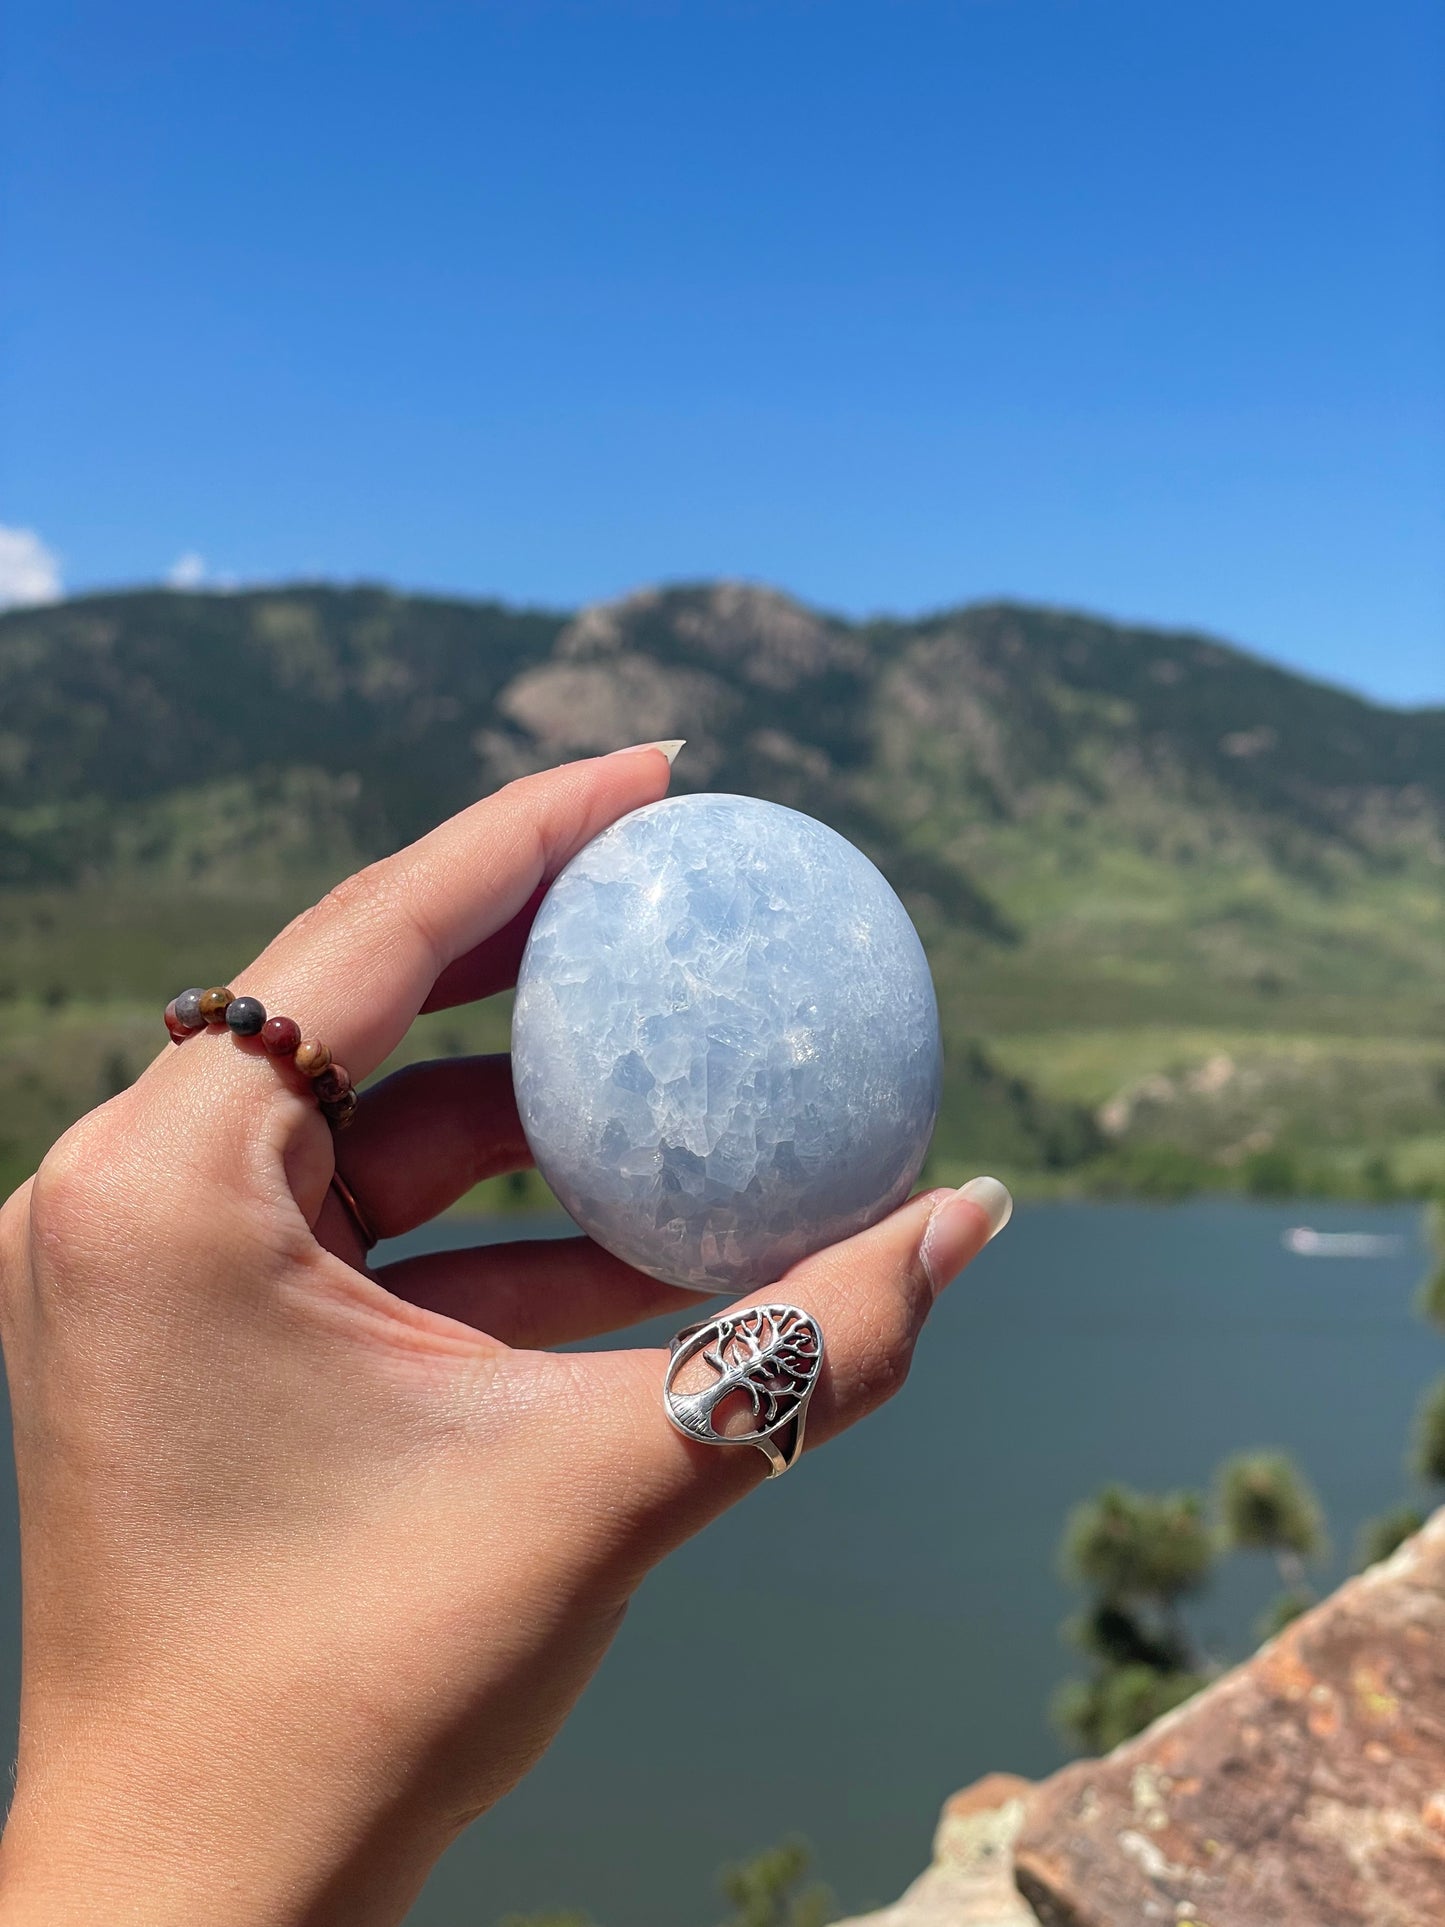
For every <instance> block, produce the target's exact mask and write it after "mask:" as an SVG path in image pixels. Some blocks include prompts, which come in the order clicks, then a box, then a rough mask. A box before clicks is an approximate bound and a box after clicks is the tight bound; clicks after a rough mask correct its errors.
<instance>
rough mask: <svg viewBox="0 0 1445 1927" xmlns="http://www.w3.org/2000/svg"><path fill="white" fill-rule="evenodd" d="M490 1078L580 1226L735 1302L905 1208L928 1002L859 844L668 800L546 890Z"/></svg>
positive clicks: (751, 805) (923, 966)
mask: <svg viewBox="0 0 1445 1927" xmlns="http://www.w3.org/2000/svg"><path fill="white" fill-rule="evenodd" d="M512 1067H513V1076H514V1079H515V1082H516V1089H517V1102H518V1105H519V1107H520V1109H521V1115H522V1124H523V1127H524V1128H525V1130H526V1133H527V1141H528V1143H529V1144H530V1145H531V1147H532V1150H533V1152H534V1153H535V1154H536V1159H537V1165H538V1168H539V1169H540V1170H541V1172H542V1175H543V1176H544V1177H545V1178H546V1179H547V1182H548V1183H549V1184H550V1185H551V1186H552V1189H553V1190H554V1191H555V1192H556V1194H557V1196H558V1197H559V1198H560V1199H561V1201H562V1203H563V1204H564V1205H565V1206H566V1208H567V1210H568V1211H569V1212H570V1213H571V1215H572V1217H573V1218H575V1219H576V1221H577V1223H578V1224H579V1225H581V1227H582V1228H583V1230H584V1231H587V1232H589V1233H590V1234H591V1235H592V1237H594V1238H595V1239H596V1240H597V1241H598V1243H599V1244H603V1245H605V1246H606V1247H607V1249H608V1250H609V1251H612V1252H615V1253H616V1254H617V1256H618V1257H620V1258H625V1259H626V1260H627V1261H628V1263H630V1264H633V1265H636V1266H637V1267H638V1269H639V1270H641V1271H646V1272H649V1273H651V1274H652V1276H653V1277H656V1278H665V1279H668V1280H669V1281H670V1282H672V1283H674V1284H679V1285H690V1286H691V1287H693V1288H694V1289H695V1290H697V1291H729V1292H737V1291H740V1290H743V1289H745V1288H747V1287H749V1286H754V1285H761V1284H767V1283H770V1282H771V1281H773V1280H774V1279H776V1278H778V1277H780V1276H781V1274H782V1273H783V1272H784V1271H786V1270H787V1268H788V1267H789V1266H790V1265H792V1264H794V1263H795V1262H796V1261H797V1260H798V1259H799V1258H802V1257H805V1256H806V1255H807V1254H808V1253H809V1252H811V1251H816V1250H818V1249H819V1248H820V1247H821V1246H823V1245H827V1244H832V1243H833V1242H834V1241H835V1240H836V1239H839V1238H845V1237H847V1236H849V1235H850V1234H851V1233H852V1232H855V1231H861V1230H862V1229H863V1227H864V1226H865V1225H869V1224H872V1223H874V1221H875V1220H876V1219H878V1218H880V1217H882V1216H883V1215H884V1213H885V1212H887V1211H889V1210H891V1209H892V1208H893V1206H894V1205H896V1204H898V1203H899V1202H901V1200H902V1199H903V1198H905V1197H906V1196H907V1195H908V1193H909V1190H910V1188H911V1187H912V1185H913V1183H914V1180H915V1179H916V1178H917V1176H918V1172H919V1169H920V1167H921V1166H922V1163H923V1158H924V1154H925V1152H926V1151H927V1149H928V1140H929V1137H930V1135H931V1133H932V1130H933V1123H934V1118H935V1116H936V1115H937V1111H938V1095H939V1078H940V1072H941V1067H942V1050H941V1046H940V1042H939V1034H938V1005H937V1002H936V1000H935V998H934V994H933V981H932V978H931V977H930V976H929V971H928V962H927V959H926V958H925V957H924V954H923V946H922V944H920V942H919V941H918V934H917V932H916V931H915V930H914V928H913V925H912V923H911V922H910V921H909V918H908V913H907V911H906V910H905V909H904V908H903V905H902V904H901V903H900V902H899V901H898V898H897V897H896V896H895V895H894V894H893V891H892V890H891V889H890V888H889V886H888V884H887V883H886V882H885V881H884V879H883V878H882V876H880V875H879V873H878V871H877V870H876V869H875V868H874V867H873V865H872V864H871V863H870V862H869V861H868V859H867V857H865V856H864V855H863V854H862V852H861V851H859V850H856V849H854V847H853V845H852V844H851V843H849V842H846V841H845V840H844V838H843V837H841V836H839V835H838V834H837V833H836V832H835V831H833V830H830V829H828V828H827V827H826V826H825V825H823V824H822V823H816V822H814V820H813V818H812V817H810V816H802V815H800V814H799V813H798V811H796V810H787V809H782V808H780V807H779V806H778V805H777V804H775V803H763V802H759V801H758V800H757V799H756V798H753V797H747V796H681V797H675V798H672V799H669V800H667V801H664V802H661V803H653V804H651V805H649V806H648V807H647V808H646V809H641V810H638V811H636V812H635V813H634V814H633V815H631V816H627V817H624V818H623V819H622V821H621V822H619V823H614V824H613V825H612V827H611V828H610V829H607V830H604V831H603V833H602V834H601V836H599V837H597V838H596V839H595V840H594V841H593V842H591V843H589V844H588V845H587V846H586V848H585V849H583V850H581V851H580V852H579V853H578V854H577V855H576V856H575V857H574V858H573V859H572V861H571V862H570V863H569V864H568V865H567V867H566V869H565V870H563V872H562V873H561V875H560V876H559V877H558V878H557V881H556V882H555V883H554V884H553V885H552V888H551V890H550V891H549V892H548V893H547V896H546V898H545V899H544V900H543V903H542V906H541V909H540V910H539V911H538V913H537V919H536V922H535V923H534V925H533V927H532V934H531V938H530V940H529V941H528V944H527V949H526V954H525V955H524V957H523V959H522V969H521V975H520V977H519V979H518V983H517V1000H516V1007H515V1014H514V1017H513V1022H512Z"/></svg>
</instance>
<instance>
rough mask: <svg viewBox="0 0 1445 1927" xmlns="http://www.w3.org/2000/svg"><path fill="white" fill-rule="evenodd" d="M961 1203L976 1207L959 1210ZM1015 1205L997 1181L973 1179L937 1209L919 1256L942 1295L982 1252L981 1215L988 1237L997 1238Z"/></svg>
mask: <svg viewBox="0 0 1445 1927" xmlns="http://www.w3.org/2000/svg"><path fill="white" fill-rule="evenodd" d="M960 1200H966V1201H967V1203H968V1204H970V1205H972V1206H973V1207H974V1209H973V1210H970V1211H961V1210H960V1209H959V1202H960ZM1013 1208H1014V1201H1013V1199H1012V1198H1011V1197H1010V1196H1009V1190H1008V1186H1007V1185H1006V1184H1000V1183H999V1181H998V1179H997V1178H970V1179H969V1181H968V1183H967V1184H964V1185H960V1187H959V1188H958V1190H957V1191H950V1192H949V1193H948V1194H947V1195H946V1196H945V1197H942V1198H940V1199H939V1201H938V1203H937V1204H936V1205H935V1206H934V1207H933V1215H932V1216H931V1217H930V1218H929V1220H928V1225H927V1228H926V1229H925V1231H924V1233H923V1243H922V1245H921V1246H920V1247H919V1256H920V1257H921V1258H922V1260H923V1269H924V1270H925V1271H926V1272H927V1273H928V1277H929V1281H930V1283H931V1284H932V1286H933V1289H934V1290H935V1291H942V1290H943V1287H944V1286H945V1285H946V1284H948V1282H949V1281H950V1279H952V1278H954V1277H956V1276H957V1275H958V1273H959V1272H960V1271H962V1269H963V1267H964V1266H965V1265H966V1264H967V1263H968V1261H969V1259H970V1258H971V1257H972V1256H973V1255H974V1253H975V1252H976V1251H977V1250H978V1215H977V1214H978V1212H979V1211H982V1213H983V1215H984V1217H985V1218H986V1219H987V1221H988V1237H986V1238H985V1239H984V1243H985V1244H987V1243H988V1242H989V1239H991V1238H996V1237H997V1236H998V1234H999V1233H1000V1231H1002V1230H1003V1228H1004V1226H1005V1225H1006V1224H1007V1223H1008V1221H1009V1219H1010V1218H1011V1217H1012V1216H1013Z"/></svg>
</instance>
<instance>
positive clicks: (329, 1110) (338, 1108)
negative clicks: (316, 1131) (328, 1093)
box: [321, 1091, 356, 1131]
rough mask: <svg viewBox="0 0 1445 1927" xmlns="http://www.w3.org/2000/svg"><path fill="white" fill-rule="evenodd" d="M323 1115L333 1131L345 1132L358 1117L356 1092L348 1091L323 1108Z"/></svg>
mask: <svg viewBox="0 0 1445 1927" xmlns="http://www.w3.org/2000/svg"><path fill="white" fill-rule="evenodd" d="M321 1110H322V1115H323V1116H324V1117H325V1119H326V1122H327V1123H328V1124H329V1125H330V1126H331V1128H332V1130H333V1131H344V1130H345V1129H346V1127H347V1125H348V1124H349V1123H350V1122H351V1120H352V1118H354V1117H355V1116H356V1092H355V1091H347V1092H346V1093H345V1094H344V1095H343V1096H341V1097H338V1098H335V1099H333V1100H332V1102H331V1103H329V1104H323V1105H322V1106H321Z"/></svg>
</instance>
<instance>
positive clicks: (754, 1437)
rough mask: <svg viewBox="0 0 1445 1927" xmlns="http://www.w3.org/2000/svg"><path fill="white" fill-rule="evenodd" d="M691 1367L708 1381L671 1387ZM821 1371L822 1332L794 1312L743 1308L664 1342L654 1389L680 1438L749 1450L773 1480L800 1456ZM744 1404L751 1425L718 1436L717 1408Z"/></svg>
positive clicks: (790, 1307) (814, 1322)
mask: <svg viewBox="0 0 1445 1927" xmlns="http://www.w3.org/2000/svg"><path fill="white" fill-rule="evenodd" d="M694 1360H697V1361H699V1362H700V1364H701V1365H703V1366H706V1367H708V1368H709V1369H710V1371H711V1373H712V1377H711V1379H710V1380H704V1382H703V1383H702V1384H701V1385H700V1386H698V1387H696V1388H695V1389H692V1390H689V1391H680V1390H679V1389H678V1379H679V1378H680V1376H681V1375H682V1374H683V1373H684V1372H685V1371H686V1370H687V1368H688V1366H689V1365H691V1364H692V1363H693V1361H694ZM822 1364H823V1329H822V1326H821V1325H819V1323H818V1321H817V1319H816V1318H814V1317H812V1316H811V1315H810V1314H809V1313H808V1312H805V1311H800V1310H799V1309H798V1307H797V1306H796V1305H749V1306H748V1307H746V1308H745V1309H744V1310H743V1311H738V1312H724V1313H723V1314H722V1316H721V1317H718V1318H709V1319H706V1320H705V1321H704V1322H703V1323H702V1324H700V1325H689V1326H687V1328H686V1329H685V1330H683V1331H680V1332H679V1333H678V1334H677V1336H676V1338H674V1339H673V1341H672V1356H671V1357H670V1359H669V1360H668V1365H667V1373H666V1376H665V1377H664V1379H663V1381H662V1404H663V1409H664V1410H665V1411H666V1413H667V1416H668V1419H669V1420H670V1421H671V1423H672V1424H673V1425H674V1426H675V1427H676V1428H677V1430H678V1431H679V1432H681V1433H682V1435H683V1436H684V1438H689V1439H693V1440H695V1441H697V1443H699V1444H701V1445H754V1446H756V1447H757V1449H758V1450H759V1451H760V1452H761V1453H762V1455H763V1457H764V1458H765V1459H766V1460H767V1461H768V1477H769V1478H770V1479H776V1478H780V1477H781V1476H782V1474H783V1473H784V1472H786V1471H787V1470H788V1469H789V1467H790V1466H793V1465H796V1463H797V1461H798V1458H799V1456H800V1454H801V1453H802V1450H803V1433H804V1430H805V1428H806V1426H807V1423H808V1405H809V1403H810V1401H811V1400H812V1396H813V1391H814V1388H815V1387H816V1385H817V1383H818V1373H819V1371H820V1370H821V1368H822ZM738 1400H742V1401H745V1402H746V1405H747V1407H748V1408H749V1410H750V1411H751V1415H752V1419H753V1421H754V1422H753V1425H752V1426H751V1428H750V1429H748V1430H744V1431H723V1432H719V1431H718V1430H717V1429H716V1427H715V1425H714V1423H713V1419H714V1416H715V1415H716V1414H717V1413H718V1411H719V1409H720V1408H721V1407H723V1406H726V1405H730V1404H734V1403H735V1402H736V1401H738Z"/></svg>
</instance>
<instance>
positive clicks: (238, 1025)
mask: <svg viewBox="0 0 1445 1927" xmlns="http://www.w3.org/2000/svg"><path fill="white" fill-rule="evenodd" d="M223 1025H224V1026H225V1028H226V1029H227V1030H229V1031H230V1033H231V1035H232V1036H233V1037H259V1038H260V1039H261V1043H262V1046H263V1048H264V1049H265V1051H266V1054H267V1056H268V1057H289V1058H290V1059H291V1062H292V1063H293V1064H294V1065H295V1066H296V1068H297V1070H298V1071H300V1073H301V1075H302V1076H303V1077H304V1078H306V1079H307V1080H308V1082H309V1083H310V1086H311V1089H312V1092H313V1093H314V1095H315V1098H316V1102H317V1103H318V1105H319V1106H320V1107H321V1114H322V1116H323V1117H324V1118H325V1119H326V1121H327V1123H328V1124H329V1125H330V1126H331V1128H332V1130H333V1131H344V1130H345V1129H346V1126H347V1125H348V1124H349V1123H350V1122H351V1120H352V1118H353V1117H355V1115H356V1092H355V1091H354V1090H353V1089H352V1088H351V1073H350V1072H349V1071H348V1070H347V1069H346V1068H345V1066H344V1065H341V1064H337V1063H335V1062H333V1060H332V1056H331V1052H330V1051H329V1050H328V1049H327V1047H326V1045H325V1044H323V1043H320V1042H319V1041H318V1040H317V1039H315V1038H303V1037H302V1035H301V1026H300V1025H299V1024H298V1023H297V1022H296V1020H295V1018H294V1017H268V1016H267V1015H266V1007H265V1005H264V1004H263V1003H262V1002H261V1000H260V998H259V997H238V996H236V995H235V993H234V992H233V991H230V990H227V989H226V988H225V987H224V985H220V986H217V988H216V989H214V990H183V991H182V992H181V994H180V996H179V997H173V998H172V999H171V1001H170V1002H169V1003H168V1004H167V1005H166V1029H167V1030H168V1031H169V1032H170V1039H171V1042H172V1043H173V1044H184V1043H185V1041H186V1039H187V1038H188V1037H193V1036H194V1035H195V1034H196V1032H197V1031H200V1030H205V1029H207V1028H210V1029H212V1030H219V1029H220V1028H221V1027H222V1026H223Z"/></svg>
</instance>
